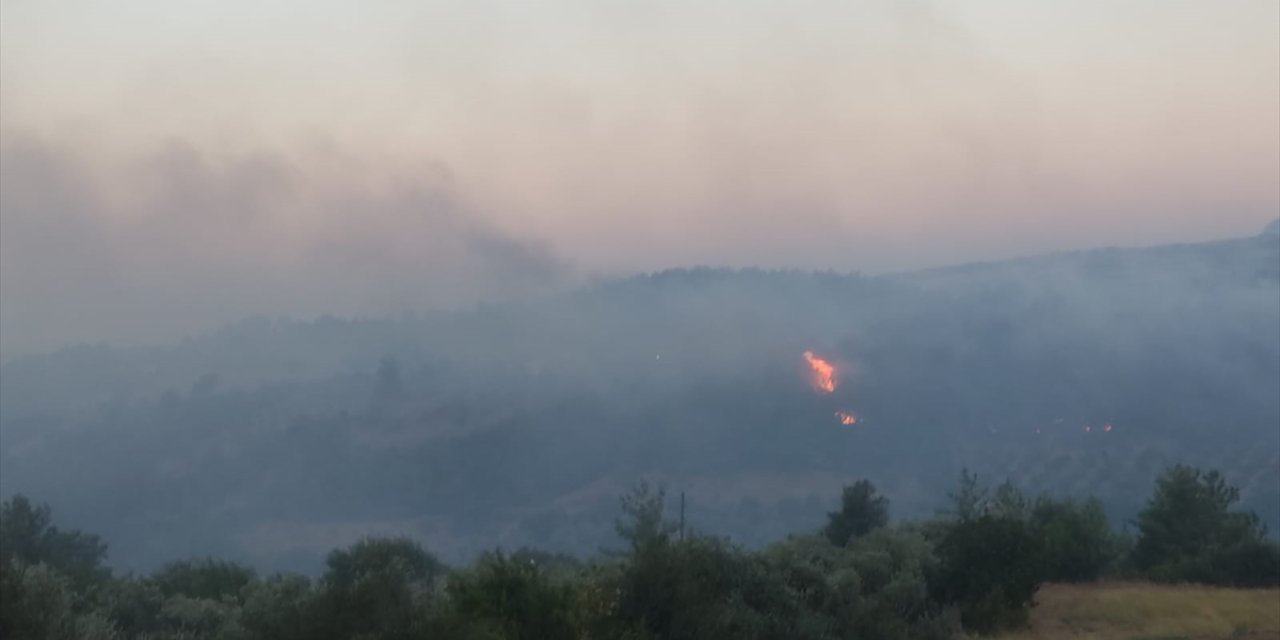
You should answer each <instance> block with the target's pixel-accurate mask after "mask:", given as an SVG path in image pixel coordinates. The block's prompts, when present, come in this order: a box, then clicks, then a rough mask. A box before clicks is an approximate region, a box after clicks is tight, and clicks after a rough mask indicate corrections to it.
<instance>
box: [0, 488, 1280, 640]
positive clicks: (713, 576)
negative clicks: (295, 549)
mask: <svg viewBox="0 0 1280 640" xmlns="http://www.w3.org/2000/svg"><path fill="white" fill-rule="evenodd" d="M1237 500H1238V493H1237V492H1236V490H1235V489H1234V488H1233V487H1231V486H1230V485H1228V484H1226V483H1225V482H1224V481H1223V480H1222V478H1221V476H1219V475H1218V474H1217V473H1216V472H1212V471H1210V472H1203V471H1200V470H1198V469H1193V468H1189V467H1181V466H1179V467H1173V468H1171V469H1169V470H1167V471H1166V472H1165V473H1164V475H1163V476H1161V477H1160V478H1159V480H1158V481H1157V483H1156V488H1155V491H1154V493H1153V495H1152V496H1151V499H1150V500H1149V501H1148V503H1147V506H1146V508H1145V509H1144V510H1143V511H1142V513H1141V514H1140V515H1139V517H1138V519H1137V521H1136V527H1137V530H1136V537H1134V539H1133V540H1132V543H1130V541H1129V540H1128V538H1127V537H1125V536H1122V535H1119V534H1117V533H1116V532H1115V531H1114V530H1113V529H1112V528H1111V526H1110V525H1109V523H1108V522H1107V519H1106V517H1105V516H1104V515H1103V513H1102V510H1101V507H1100V506H1099V504H1098V503H1097V501H1095V500H1089V501H1084V502H1079V501H1074V500H1058V499H1054V498H1051V497H1048V496H1041V497H1038V498H1035V499H1027V498H1026V497H1025V496H1023V495H1022V494H1021V492H1019V491H1018V490H1017V489H1016V488H1014V487H1013V486H1012V485H1010V484H1008V483H1006V484H1004V485H1001V486H999V487H996V488H995V489H994V490H989V489H988V488H986V487H983V486H981V485H980V484H979V482H978V479H977V478H976V477H975V476H973V475H971V474H968V473H965V474H963V475H962V477H961V481H960V484H959V487H958V489H957V491H956V492H955V493H953V494H952V495H951V507H950V509H948V510H947V512H946V513H944V514H943V515H941V516H939V517H937V518H935V519H932V520H927V521H922V522H903V523H896V524H891V523H890V522H889V518H888V508H889V505H888V502H887V500H885V499H884V497H882V496H880V495H879V494H878V493H877V491H876V489H875V486H874V485H872V484H871V483H870V482H867V481H860V482H858V483H856V484H854V485H852V486H851V487H848V488H846V489H845V491H844V492H843V495H842V500H841V504H840V508H839V509H838V510H836V511H834V512H831V513H830V514H829V516H828V522H827V523H826V525H825V526H824V527H822V528H821V529H818V530H815V531H814V532H812V533H807V534H799V535H793V536H791V537H789V538H787V539H785V540H782V541H779V542H776V543H774V544H772V545H770V546H768V547H766V548H764V549H760V550H755V551H748V550H745V549H742V548H740V547H738V546H736V545H734V544H732V543H731V542H729V541H727V540H724V539H721V538H717V537H714V536H707V535H702V534H698V533H696V532H689V531H686V530H685V528H684V527H683V526H680V525H678V524H676V523H674V522H672V521H671V519H669V518H668V517H667V515H666V505H665V502H664V494H663V492H662V490H661V489H655V488H653V487H650V486H649V485H647V484H641V485H640V486H638V487H637V488H636V489H635V490H634V491H633V492H632V493H630V494H629V495H627V496H625V497H624V498H623V500H622V517H621V518H620V519H619V520H618V526H617V530H618V534H619V537H620V538H621V539H622V541H623V542H624V543H625V547H624V548H623V549H621V550H619V551H616V552H607V553H603V554H601V555H599V556H597V557H594V558H591V559H587V560H583V559H579V558H573V557H568V556H562V555H555V554H548V553H541V552H537V551H532V550H519V551H516V552H513V553H506V552H503V551H494V552H490V553H486V554H484V555H482V556H481V557H479V558H478V559H477V560H475V561H474V562H473V563H471V564H470V565H469V566H465V567H455V568H449V567H446V566H445V565H444V564H443V563H442V562H440V561H439V560H438V559H437V558H436V557H435V556H434V555H432V554H431V553H430V552H429V551H427V550H425V549H423V548H422V547H421V546H420V545H418V544H417V543H416V542H414V541H412V540H409V539H404V538H393V539H365V540H362V541H360V542H357V543H355V544H353V545H351V546H349V547H346V548H343V549H338V550H335V551H333V552H332V553H331V554H330V555H329V557H328V561H327V563H326V567H325V570H324V573H323V574H322V575H321V576H320V577H319V578H318V579H311V578H308V577H305V576H300V575H289V574H280V575H272V576H266V577H264V576H259V575H258V574H257V573H256V572H255V571H254V570H252V569H251V568H248V567H244V566H241V565H238V564H235V563H231V562H224V561H219V560H214V559H206V560H198V561H179V562H174V563H171V564H169V565H167V566H165V567H164V568H162V569H160V570H159V571H156V572H154V573H152V574H150V575H144V576H139V575H123V576H117V575H113V574H112V572H111V571H110V570H109V569H107V568H106V566H105V564H104V560H105V557H106V550H107V548H106V545H104V544H103V543H102V541H100V540H99V539H98V538H97V537H96V536H94V535H91V534H87V533H83V532H80V531H63V530H61V529H59V528H58V527H56V526H55V525H53V523H52V519H51V513H50V510H49V508H48V507H47V506H36V505H33V504H32V503H31V502H30V501H29V500H28V499H27V498H25V497H23V496H14V497H13V498H11V499H10V500H9V501H7V502H5V503H4V504H3V506H2V509H0V570H2V572H0V637H3V638H49V639H51V640H56V639H62V638H66V639H87V640H92V639H117V638H138V639H151V640H162V639H163V640H170V639H172V640H177V639H184V640H185V639H210V640H215V639H216V640H239V639H264V640H265V639H273V640H288V639H291V638H298V639H315V640H325V639H329V638H332V639H335V640H337V639H342V640H347V639H353V638H367V639H386V640H398V639H406V640H407V639H410V638H464V639H477V640H479V639H508V640H533V639H545V640H554V639H558V638H564V639H582V638H609V639H613V638H622V639H636V640H642V639H655V640H656V639H669V640H682V639H693V638H760V639H771V638H779V639H782V638H797V639H807V638H812V639H825V638H868V639H876V640H894V639H903V640H906V639H925V640H927V639H930V638H938V639H942V638H954V637H959V636H962V635H965V634H970V635H980V636H989V635H993V634H1000V633H1012V634H1013V635H1010V636H1005V637H1010V638H1074V637H1090V638H1098V637H1102V638H1108V637H1117V638H1120V637H1124V638H1133V637H1148V638H1154V637H1170V638H1174V637H1227V636H1226V635H1223V634H1228V635H1229V634H1236V636H1234V637H1249V636H1248V635H1243V634H1249V633H1253V632H1255V631H1257V632H1260V633H1267V632H1270V631H1276V630H1280V624H1278V623H1277V621H1276V620H1275V616H1274V615H1272V613H1271V612H1273V611H1275V610H1276V608H1275V606H1274V605H1277V604H1280V601H1278V600H1277V597H1278V596H1280V591H1278V590H1277V589H1275V588H1274V587H1277V586H1280V545H1277V544H1276V543H1275V542H1274V541H1272V540H1269V539H1268V538H1266V536H1265V532H1264V531H1263V528H1262V527H1261V526H1260V525H1259V524H1258V521H1257V518H1256V516H1254V515H1253V514H1251V513H1248V512H1240V511H1236V510H1234V509H1233V507H1234V505H1235V503H1236V501H1237ZM1118 578H1125V579H1129V580H1137V579H1141V580H1148V581H1155V582H1161V583H1167V584H1168V585H1169V586H1150V585H1147V586H1134V585H1131V584H1115V583H1101V584H1098V583H1097V581H1098V580H1100V579H1113V580H1114V579H1118ZM1047 583H1061V584H1051V585H1050V586H1042V585H1046V584H1047ZM1087 583H1093V584H1087ZM1191 583H1194V585H1195V586H1193V585H1192V584H1191ZM1200 585H1220V586H1238V587H1271V588H1270V589H1257V590H1254V591H1238V590H1231V591H1228V590H1222V589H1216V588H1212V587H1210V586H1200ZM1268 605H1272V606H1271V607H1270V608H1268ZM1108 634H1110V635H1108ZM1151 634H1156V635H1151ZM1215 634H1217V635H1215ZM1262 637H1265V636H1262Z"/></svg>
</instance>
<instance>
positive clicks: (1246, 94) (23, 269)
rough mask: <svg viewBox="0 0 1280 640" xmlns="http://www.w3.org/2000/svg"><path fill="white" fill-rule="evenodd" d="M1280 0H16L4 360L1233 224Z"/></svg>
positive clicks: (1263, 192) (954, 259) (1266, 116)
mask: <svg viewBox="0 0 1280 640" xmlns="http://www.w3.org/2000/svg"><path fill="white" fill-rule="evenodd" d="M1277 114H1280V3H1277V2H1275V1H1274V0H1259V1H1249V0H1224V1H1221V2H1203V1H1200V0H1187V1H1181V0H1151V1H1146V0H1126V1H1115V0H1106V1H1104V0H1079V1H1073V2H1054V3H1048V2H1025V1H1019V0H938V1H936V2H911V1H901V2H888V1H878V0H868V1H865V2H835V1H796V2H787V3H781V2H761V1H756V0H735V1H733V2H728V1H718V0H708V1H705V2H679V1H674V0H673V1H647V2H646V1H623V0H593V1H586V0H581V1H579V0H573V1H565V2H538V3H534V2H495V1H489V0H474V1H466V2H462V1H457V2H431V1H425V2H423V1H418V2H407V1H398V0H383V1H378V0H370V1H368V2H354V1H351V0H348V1H346V2H334V1H329V0H307V1H306V2H303V1H301V0H280V1H276V2H257V1H255V2H249V1H247V0H217V1H213V0H131V1H130V2H113V1H106V0H4V2H3V3H0V354H10V355H12V354H14V353H21V352H29V351H33V350H44V349H51V348H56V347H58V346H60V345H63V344H68V343H77V342H102V341H107V342H113V343H121V344H139V343H148V342H155V341H163V340H172V339H175V338H178V337H181V336H183V335H188V334H190V333H193V332H199V331H205V330H208V329H210V328H213V327H217V326H219V325H221V324H224V323H227V322H231V321H235V320H237V319H239V318H242V317H244V316H246V315H251V314H265V315H268V316H277V315H289V316H293V317H311V316H315V315H318V314H324V313H333V314H337V315H342V316H377V315H385V314H398V313H403V312H406V311H414V310H423V309H428V308H438V307H450V306H457V305H465V304H470V303H472V302H475V301H477V300H494V299H509V298H512V297H520V296H533V295H540V294H541V293H542V292H547V291H554V290H557V289H563V288H564V287H567V286H572V285H573V284H575V283H580V282H584V281H589V280H591V279H594V278H600V277H609V276H616V275H623V274H629V273H633V272H637V271H649V270H656V269H663V268H668V267H678V266H692V265H723V266H762V267H795V268H805V269H809V268H815V269H835V270H837V271H861V272H864V273H883V272H890V271H900V270H910V269H917V268H924V267H933V266H939V265H945V264H952V263H961V262H970V261H978V260H995V259H1001V258H1007V257H1013V256H1021V255H1029V254H1035V253H1041V252H1048V251H1059V250H1072V249H1083V248H1091V247H1098V246H1113V245H1151V244H1160V243H1166V242H1182V241H1196V240H1205V239H1212V238H1221V237H1232V236H1242V235H1250V234H1253V233H1256V232H1257V231H1258V230H1260V229H1261V228H1262V227H1263V226H1264V225H1265V224H1266V223H1267V222H1269V221H1270V220H1272V219H1274V218H1275V217H1276V216H1277V215H1278V212H1280V177H1278V176H1280V116H1278V115H1277Z"/></svg>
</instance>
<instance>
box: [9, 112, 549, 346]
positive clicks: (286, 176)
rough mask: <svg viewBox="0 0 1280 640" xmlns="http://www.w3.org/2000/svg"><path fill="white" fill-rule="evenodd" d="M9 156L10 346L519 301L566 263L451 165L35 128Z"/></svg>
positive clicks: (149, 338)
mask: <svg viewBox="0 0 1280 640" xmlns="http://www.w3.org/2000/svg"><path fill="white" fill-rule="evenodd" d="M0 154H2V157H0V163H2V165H3V175H2V179H3V182H4V185H5V190H4V197H3V198H2V199H0V221H2V224H3V234H0V255H2V256H3V258H2V259H3V267H2V269H0V273H2V275H0V278H2V280H0V282H2V283H3V289H4V293H5V303H4V304H3V305H2V306H0V314H2V316H3V320H2V322H0V324H2V325H3V336H4V343H3V349H5V350H9V349H17V350H19V351H21V350H23V349H24V348H25V349H30V348H49V347H56V346H58V344H60V343H61V342H63V341H67V340H83V341H90V342H93V341H98V340H116V341H123V342H132V343H138V342H157V341H163V340H166V339H173V338H175V337H180V336H181V335H182V333H184V332H190V331H195V330H201V329H208V328H213V327H217V326H219V325H221V324H223V323H226V322H230V321H233V320H237V319H239V318H242V317H244V316H247V315H251V314H264V315H268V316H273V315H290V314H295V315H303V316H314V315H318V314H323V313H336V314H344V315H369V314H395V313H400V312H406V311H415V310H421V309H426V308H439V307H449V306H456V305H459V304H467V303H471V302H474V301H477V300H484V299H492V298H499V297H500V298H503V299H509V298H511V297H515V296H527V295H535V294H538V293H544V292H546V291H547V290H548V288H549V287H555V286H557V285H558V284H562V283H564V282H565V281H566V278H567V277H568V273H569V271H568V268H567V266H566V265H565V264H564V263H563V262H562V261H561V260H560V259H559V258H557V257H556V256H554V255H553V254H552V253H551V251H550V250H549V249H547V248H546V247H544V246H543V245H540V244H538V243H536V242H533V241H527V240H525V239H523V238H517V237H515V236H512V235H509V234H507V233H505V232H504V231H502V230H500V229H498V228H496V227H495V226H493V225H492V224H490V223H489V222H488V221H486V220H485V219H483V218H482V217H480V216H478V215H476V214H474V213H472V212H469V211H467V210H466V209H465V208H464V207H462V206H460V205H458V204H457V203H456V202H455V201H454V200H453V199H452V197H451V194H450V187H449V184H448V177H447V172H445V171H443V170H440V169H436V170H435V171H434V173H431V172H414V173H412V174H408V175H404V176H403V177H401V178H400V179H399V180H395V179H386V178H383V179H380V180H379V182H380V184H374V183H373V181H365V180H363V178H362V176H360V175H359V173H358V172H359V167H357V166H355V165H354V164H352V163H349V162H345V161H344V159H343V158H341V157H339V156H334V157H331V158H328V160H329V166H323V167H317V166H304V165H301V164H298V163H296V162H294V161H292V160H291V159H290V158H288V157H286V156H285V155H283V154H278V153H270V152H256V153H248V154H235V155H221V156H220V155H216V154H211V153H207V152H203V151H201V150H199V149H196V148H194V147H192V146H190V145H186V144H182V143H180V142H174V143H172V144H170V145H167V146H166V147H164V148H162V149H159V150H156V151H154V152H152V153H150V154H146V155H145V156H142V157H140V158H135V159H133V160H132V161H131V162H130V163H129V164H128V165H127V166H125V167H119V166H113V167H108V168H104V167H99V166H93V165H92V164H90V163H88V162H86V161H85V158H84V157H83V156H82V155H81V154H77V153H76V152H75V150H74V149H68V148H66V147H64V146H59V145H57V144H50V143H47V142H45V141H42V140H39V139H34V138H31V137H25V136H12V137H8V138H6V140H5V143H4V144H3V147H0Z"/></svg>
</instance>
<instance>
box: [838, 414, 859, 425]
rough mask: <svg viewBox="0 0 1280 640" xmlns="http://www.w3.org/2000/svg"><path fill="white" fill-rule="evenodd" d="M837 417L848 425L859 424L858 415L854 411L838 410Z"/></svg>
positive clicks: (841, 422)
mask: <svg viewBox="0 0 1280 640" xmlns="http://www.w3.org/2000/svg"><path fill="white" fill-rule="evenodd" d="M836 417H837V418H839V419H840V424H843V425H846V426H851V425H855V424H858V415H857V414H855V413H853V412H852V411H837V412H836Z"/></svg>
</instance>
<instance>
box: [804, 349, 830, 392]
mask: <svg viewBox="0 0 1280 640" xmlns="http://www.w3.org/2000/svg"><path fill="white" fill-rule="evenodd" d="M804 359H805V362H808V363H809V371H810V372H811V374H810V379H811V380H812V382H813V388H814V389H815V390H817V392H818V393H821V394H828V393H832V392H834V391H835V390H836V367H835V365H833V364H831V363H830V362H827V361H826V360H823V359H822V358H819V357H818V356H816V355H814V353H813V352H812V351H806V352H804Z"/></svg>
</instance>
